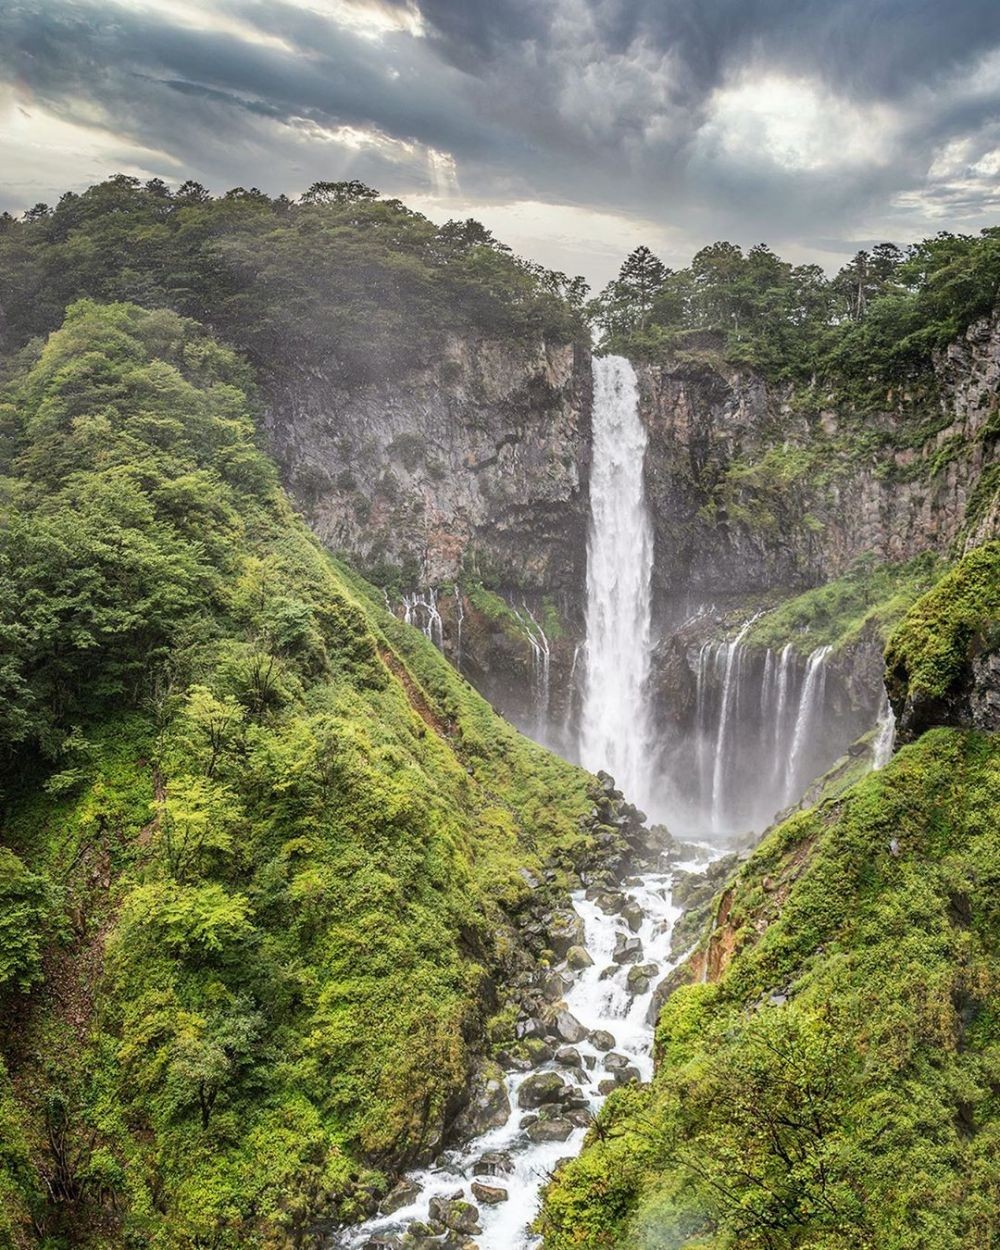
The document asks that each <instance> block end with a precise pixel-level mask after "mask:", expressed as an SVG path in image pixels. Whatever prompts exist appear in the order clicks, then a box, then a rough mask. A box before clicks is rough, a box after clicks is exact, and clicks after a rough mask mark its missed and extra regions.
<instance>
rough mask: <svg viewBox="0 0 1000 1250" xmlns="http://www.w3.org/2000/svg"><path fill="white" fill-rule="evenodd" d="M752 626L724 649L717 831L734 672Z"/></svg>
mask: <svg viewBox="0 0 1000 1250" xmlns="http://www.w3.org/2000/svg"><path fill="white" fill-rule="evenodd" d="M752 624H753V621H752V620H750V621H747V622H746V624H745V625H743V626H742V627H741V628H740V630H739V633H737V635H736V637H735V638H733V639H731V640H730V641H729V642H727V643H726V645H725V648H724V656H725V658H724V660H723V675H722V704H721V707H720V709H719V735H718V737H717V738H716V740H715V759H714V762H713V766H712V826H713V828H715V829H718V828H719V827H720V825H721V823H722V787H723V780H724V777H725V765H726V736H727V734H728V731H729V721H730V717H731V713H732V710H733V687H734V685H738V684H739V683H738V681H737V682H735V683H734V682H733V670H734V666H735V667H736V671H737V674H738V672H739V668H738V661H739V657H740V647H741V645H742V643H743V639H744V638H745V637H746V636H747V631H748V630H749V628H750V626H751V625H752Z"/></svg>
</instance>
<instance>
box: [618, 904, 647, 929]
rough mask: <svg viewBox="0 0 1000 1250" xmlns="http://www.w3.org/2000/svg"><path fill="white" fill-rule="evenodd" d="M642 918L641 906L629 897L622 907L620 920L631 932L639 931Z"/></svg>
mask: <svg viewBox="0 0 1000 1250" xmlns="http://www.w3.org/2000/svg"><path fill="white" fill-rule="evenodd" d="M644 919H645V917H644V915H643V911H642V908H641V907H640V906H639V904H638V903H636V902H635V901H634V900H632V899H630V900H629V901H628V902H627V903H626V904H625V906H624V907H623V908H622V920H624V921H625V923H626V924H627V925H628V927H629V928H630V929H631V930H632V932H633V933H638V932H639V930H640V929H641V928H642V922H643V920H644Z"/></svg>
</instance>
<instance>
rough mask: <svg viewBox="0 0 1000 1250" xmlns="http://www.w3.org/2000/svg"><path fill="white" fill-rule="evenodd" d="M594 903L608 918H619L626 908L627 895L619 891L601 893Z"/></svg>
mask: <svg viewBox="0 0 1000 1250" xmlns="http://www.w3.org/2000/svg"><path fill="white" fill-rule="evenodd" d="M594 902H595V903H596V904H597V906H598V907H599V908H600V909H601V911H602V912H604V914H605V915H606V916H617V915H618V913H619V912H620V911H621V910H622V908H623V907H624V906H625V895H624V894H621V893H619V892H618V891H614V892H611V891H607V892H605V891H599V892H598V894H597V896H596V898H595V899H594Z"/></svg>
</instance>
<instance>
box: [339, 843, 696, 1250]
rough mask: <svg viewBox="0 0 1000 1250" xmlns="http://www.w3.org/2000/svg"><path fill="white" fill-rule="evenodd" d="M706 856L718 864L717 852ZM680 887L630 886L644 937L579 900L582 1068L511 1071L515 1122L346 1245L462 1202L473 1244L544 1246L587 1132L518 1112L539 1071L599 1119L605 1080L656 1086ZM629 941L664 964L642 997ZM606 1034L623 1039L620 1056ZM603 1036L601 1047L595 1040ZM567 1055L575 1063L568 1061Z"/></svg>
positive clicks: (662, 875)
mask: <svg viewBox="0 0 1000 1250" xmlns="http://www.w3.org/2000/svg"><path fill="white" fill-rule="evenodd" d="M705 853H706V858H709V857H710V855H711V852H710V851H709V849H708V848H707V847H706V848H705ZM704 866H705V861H704V860H702V861H700V862H699V863H694V862H691V863H685V864H680V865H678V867H679V868H681V869H685V870H700V869H703V868H704ZM671 884H672V872H651V873H648V874H645V875H643V876H640V877H631V878H628V879H627V880H626V883H625V886H624V893H625V896H626V899H627V901H628V902H630V903H634V904H637V905H638V907H639V908H640V909H641V912H642V920H641V923H640V925H639V928H638V930H637V931H633V930H632V929H631V928H629V927H628V925H627V924H626V922H625V921H624V920H623V918H622V916H621V915H620V914H614V915H606V914H605V913H604V912H603V911H602V910H601V909H600V908H599V907H598V906H597V904H596V903H594V902H591V901H589V900H588V899H587V898H586V897H585V895H584V892H583V891H582V890H581V891H578V892H577V893H575V894H574V895H573V906H574V907H575V908H576V911H577V912H578V913H579V915H580V916H581V918H582V919H583V923H584V930H585V947H586V950H587V952H588V953H589V955H590V957H591V958H592V960H593V964H592V965H591V966H590V967H587V968H584V969H582V970H581V971H579V972H577V973H576V974H575V976H574V980H573V984H572V986H571V987H570V988H569V989H568V990H567V991H566V995H565V1004H566V1010H567V1011H569V1012H570V1013H571V1015H572V1016H573V1017H574V1018H575V1019H576V1020H577V1021H578V1022H579V1024H580V1025H581V1026H582V1028H583V1029H585V1030H586V1036H585V1037H584V1038H583V1039H582V1040H580V1041H577V1042H575V1043H574V1044H573V1046H572V1048H571V1049H572V1051H575V1052H576V1054H577V1055H579V1058H580V1064H579V1065H578V1066H577V1065H575V1064H573V1065H569V1066H567V1065H566V1064H565V1063H560V1062H558V1061H557V1060H556V1059H555V1058H553V1059H551V1060H548V1061H547V1062H544V1063H542V1064H540V1065H539V1066H538V1067H536V1068H533V1069H532V1070H531V1072H509V1073H507V1074H506V1078H505V1079H506V1085H507V1091H508V1096H509V1098H510V1104H511V1113H510V1116H509V1118H508V1120H507V1122H506V1123H505V1124H504V1125H502V1127H499V1128H495V1129H492V1130H490V1131H489V1132H486V1133H484V1134H482V1135H481V1136H480V1137H477V1138H475V1139H474V1140H473V1141H471V1142H470V1143H469V1144H468V1145H467V1146H465V1147H463V1148H461V1149H457V1150H448V1151H445V1152H444V1153H443V1154H442V1155H441V1156H440V1157H439V1158H438V1160H437V1162H436V1163H435V1165H434V1166H433V1167H431V1168H427V1169H425V1170H422V1171H417V1172H413V1173H411V1174H410V1175H409V1177H408V1180H409V1181H410V1182H412V1183H413V1184H414V1185H416V1186H418V1187H419V1192H417V1194H416V1197H415V1198H414V1200H413V1201H412V1202H409V1203H408V1204H407V1205H406V1206H404V1207H401V1208H400V1209H399V1210H397V1211H394V1212H393V1213H392V1214H390V1215H382V1216H378V1217H376V1218H375V1219H373V1220H369V1221H368V1222H367V1223H365V1224H364V1225H361V1226H359V1227H358V1228H356V1229H354V1230H351V1232H350V1233H348V1234H347V1236H346V1240H344V1241H343V1242H342V1243H341V1244H342V1245H344V1246H345V1247H351V1248H358V1250H360V1248H362V1247H365V1248H367V1247H373V1248H374V1247H380V1248H381V1247H383V1246H386V1247H389V1246H393V1245H396V1244H398V1243H397V1242H396V1241H394V1240H393V1238H394V1237H396V1236H399V1235H400V1234H401V1233H402V1232H403V1230H405V1229H406V1228H407V1226H408V1225H410V1224H411V1222H412V1221H415V1220H416V1221H426V1220H427V1218H428V1206H429V1203H430V1200H431V1199H432V1198H435V1197H442V1198H459V1197H460V1198H462V1199H463V1200H465V1201H467V1202H470V1203H473V1204H474V1205H476V1206H477V1207H478V1210H479V1217H478V1224H479V1229H480V1231H479V1232H476V1233H474V1234H472V1237H473V1240H474V1244H475V1245H476V1246H478V1247H479V1248H480V1250H531V1248H533V1247H537V1246H538V1245H539V1244H540V1242H539V1239H538V1238H537V1237H536V1236H535V1235H534V1234H533V1233H532V1232H531V1227H530V1226H531V1223H532V1221H533V1220H534V1217H535V1215H536V1213H537V1209H538V1197H539V1192H540V1190H541V1188H542V1186H543V1185H544V1184H545V1182H546V1180H547V1179H548V1177H549V1175H550V1174H551V1172H552V1171H553V1169H554V1168H555V1167H556V1165H557V1163H558V1162H559V1161H560V1160H561V1159H563V1158H566V1157H567V1156H570V1155H575V1154H577V1153H578V1152H579V1150H580V1147H581V1145H582V1144H583V1138H584V1135H585V1133H586V1127H585V1126H584V1125H582V1124H581V1125H578V1126H575V1127H573V1129H572V1131H571V1132H570V1133H569V1135H568V1136H566V1137H565V1138H564V1139H563V1140H561V1141H541V1142H536V1141H533V1140H532V1139H531V1137H530V1136H529V1134H528V1132H527V1131H526V1129H527V1127H528V1124H527V1121H528V1120H530V1119H531V1118H532V1113H531V1112H528V1111H526V1110H525V1109H522V1108H520V1107H519V1106H518V1095H519V1092H520V1090H521V1087H522V1086H523V1085H524V1083H525V1082H526V1081H527V1080H529V1079H530V1077H532V1076H533V1075H534V1074H535V1073H538V1072H558V1073H559V1074H560V1075H561V1076H562V1077H563V1078H564V1080H565V1081H566V1083H567V1085H569V1086H576V1087H577V1088H578V1090H579V1093H580V1098H579V1099H578V1101H579V1102H580V1104H581V1109H583V1110H585V1111H586V1112H587V1113H589V1114H590V1115H593V1114H594V1113H595V1112H596V1111H598V1110H599V1109H600V1107H601V1105H602V1104H603V1102H604V1099H605V1097H606V1094H605V1093H602V1092H601V1089H600V1085H601V1082H602V1081H606V1080H614V1079H615V1073H616V1072H618V1073H620V1072H621V1071H622V1068H623V1066H624V1065H626V1064H627V1065H628V1066H629V1067H631V1068H632V1069H634V1071H633V1073H632V1076H633V1077H634V1076H638V1077H639V1078H641V1079H642V1080H644V1081H648V1080H649V1079H650V1078H651V1076H652V1074H653V1057H652V1040H653V1034H652V1026H651V1024H650V1022H649V1019H648V1017H649V1011H650V1001H651V997H652V994H653V990H654V988H655V986H656V984H658V983H659V981H660V980H661V978H662V977H663V976H664V975H665V974H666V973H667V972H668V971H669V970H670V969H671V968H672V967H674V965H675V964H676V963H677V962H678V961H677V960H676V959H674V960H672V959H671V957H670V943H671V933H672V928H673V925H674V923H675V921H676V920H677V918H678V916H679V915H680V909H679V908H678V907H675V906H674V904H673V901H672V898H671ZM620 938H624V939H628V938H638V939H639V941H640V942H641V944H642V954H641V958H640V963H639V966H641V965H646V964H649V965H656V972H655V973H651V974H650V977H649V981H648V987H647V986H643V987H641V992H638V993H630V991H629V988H628V977H629V972H630V971H631V969H632V968H634V967H636V966H637V965H636V964H634V963H633V964H631V965H625V966H622V965H619V964H617V963H615V962H614V954H615V949H616V944H618V942H619V939H620ZM601 1032H605V1033H608V1034H610V1035H611V1037H612V1038H613V1039H614V1041H613V1045H612V1046H611V1047H610V1048H608V1046H607V1040H608V1039H607V1038H602V1037H601V1036H600V1034H601ZM595 1037H596V1039H597V1041H596V1042H595V1041H594V1040H592V1039H593V1038H595ZM598 1043H599V1044H598ZM561 1057H562V1058H566V1057H567V1056H566V1054H565V1053H562V1054H561ZM484 1156H487V1159H488V1160H489V1161H490V1164H491V1165H492V1164H493V1161H494V1160H495V1159H496V1158H497V1157H499V1158H500V1159H501V1160H502V1161H503V1166H504V1167H508V1166H509V1168H510V1170H509V1171H501V1172H500V1173H499V1174H496V1175H492V1174H491V1175H480V1176H478V1177H477V1175H476V1169H477V1165H478V1164H479V1163H480V1161H481V1160H482V1159H483V1157H484ZM476 1180H480V1181H483V1182H486V1183H487V1184H488V1185H490V1186H492V1187H498V1188H499V1189H500V1190H501V1191H502V1192H503V1193H505V1194H506V1197H505V1199H504V1200H503V1201H501V1202H498V1203H496V1204H495V1205H486V1204H484V1203H482V1202H479V1201H477V1199H476V1196H475V1195H474V1193H473V1191H472V1184H473V1182H475V1181H476Z"/></svg>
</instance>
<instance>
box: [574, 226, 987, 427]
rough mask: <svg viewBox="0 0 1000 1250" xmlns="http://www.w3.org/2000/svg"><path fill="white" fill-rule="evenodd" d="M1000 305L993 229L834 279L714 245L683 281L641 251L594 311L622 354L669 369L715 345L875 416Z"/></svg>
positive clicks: (757, 250)
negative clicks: (671, 362)
mask: <svg viewBox="0 0 1000 1250" xmlns="http://www.w3.org/2000/svg"><path fill="white" fill-rule="evenodd" d="M998 296H1000V227H990V228H988V229H985V230H983V231H982V232H981V234H980V235H978V236H973V235H956V234H949V233H941V234H938V235H935V236H934V237H933V238H929V239H924V240H923V241H922V242H920V243H915V244H912V245H911V246H909V247H907V248H899V247H896V246H895V245H894V244H892V243H881V244H879V245H877V246H876V247H874V248H873V249H872V250H871V251H861V252H858V253H857V255H856V256H855V257H854V258H853V259H852V260H851V261H850V262H849V263H848V264H847V265H845V266H844V267H843V268H842V269H841V270H840V271H839V273H837V274H836V275H835V276H834V277H833V278H827V277H826V275H825V274H824V272H823V270H822V269H821V268H820V267H819V265H809V264H806V265H792V264H790V263H789V262H788V261H784V260H782V259H781V257H780V256H777V255H776V254H775V253H774V252H772V251H771V249H770V248H768V247H767V246H765V245H764V244H759V245H758V246H756V247H753V248H751V249H750V250H749V251H748V252H746V253H744V252H743V250H742V249H741V248H739V247H737V246H736V245H735V244H733V243H725V242H720V243H714V244H712V245H711V246H709V247H705V248H702V250H701V251H700V252H698V253H697V254H696V255H695V257H694V259H693V260H692V262H691V264H690V266H689V267H688V268H686V269H680V270H677V271H672V270H670V269H667V268H666V267H665V266H663V265H662V264H661V263H660V262H659V261H658V260H657V259H656V257H655V256H653V255H652V254H651V253H650V252H649V250H648V249H646V248H640V249H637V250H636V251H635V252H633V253H632V254H631V255H630V256H629V257H628V258H627V259H626V260H625V262H624V264H623V265H622V268H621V272H620V273H619V275H618V277H617V278H616V279H614V280H613V281H612V282H611V283H609V284H608V286H607V287H606V288H605V289H604V291H602V292H601V294H600V295H599V296H598V297H597V299H595V300H594V301H593V302H592V304H591V306H590V307H591V313H592V315H593V316H594V318H595V320H596V321H597V323H598V324H599V325H600V327H601V328H602V330H603V333H604V340H603V346H604V347H606V348H607V349H608V350H610V351H618V352H624V353H625V354H626V355H629V356H632V357H635V358H643V359H651V360H658V359H661V358H664V357H665V356H667V355H668V354H671V353H677V352H681V353H683V352H684V351H685V350H691V349H694V350H699V349H702V348H704V346H705V345H706V343H708V342H711V343H712V344H713V346H714V347H715V349H716V350H720V349H721V350H722V351H723V352H724V353H725V355H726V356H727V358H728V359H730V360H732V361H734V362H741V363H746V364H750V365H753V366H754V367H755V368H757V369H759V370H761V372H763V373H764V374H765V376H768V377H770V378H774V379H782V380H789V381H792V382H795V383H798V384H807V385H808V386H809V388H810V389H811V390H813V391H814V392H815V400H814V402H816V403H819V404H821V403H822V402H824V400H825V399H837V400H839V401H840V402H843V401H845V400H846V401H851V402H854V403H857V404H858V405H859V406H862V407H867V406H870V405H871V404H873V403H874V404H878V403H884V402H885V400H886V394H887V391H891V390H892V388H895V387H899V386H908V385H912V384H914V383H915V382H919V381H921V380H922V381H924V382H926V381H927V379H928V374H929V370H930V366H931V360H932V352H933V351H934V350H935V349H938V348H943V347H945V346H946V345H947V344H948V343H950V342H952V341H953V340H954V339H955V338H957V337H958V336H959V335H960V334H962V333H963V332H964V331H965V329H966V328H967V327H968V326H969V325H971V324H972V322H973V321H976V320H977V319H978V318H980V317H986V316H989V315H990V314H992V312H993V311H994V309H995V307H996V304H997V299H998ZM706 336H708V338H706Z"/></svg>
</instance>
